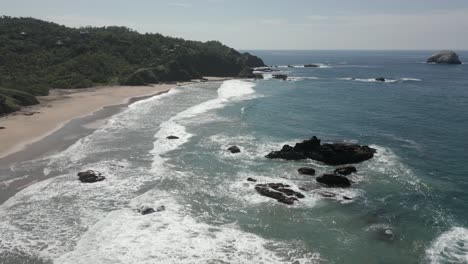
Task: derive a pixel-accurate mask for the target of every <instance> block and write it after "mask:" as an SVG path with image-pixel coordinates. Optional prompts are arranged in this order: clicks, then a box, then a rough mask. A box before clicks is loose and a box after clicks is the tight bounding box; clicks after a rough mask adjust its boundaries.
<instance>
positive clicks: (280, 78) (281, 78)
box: [273, 74, 288, 81]
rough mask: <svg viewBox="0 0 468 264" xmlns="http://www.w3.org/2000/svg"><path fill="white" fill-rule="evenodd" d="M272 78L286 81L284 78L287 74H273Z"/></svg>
mask: <svg viewBox="0 0 468 264" xmlns="http://www.w3.org/2000/svg"><path fill="white" fill-rule="evenodd" d="M273 79H279V80H283V81H286V79H288V76H287V75H286V74H273Z"/></svg>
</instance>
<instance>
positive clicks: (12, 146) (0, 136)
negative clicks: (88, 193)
mask: <svg viewBox="0 0 468 264" xmlns="http://www.w3.org/2000/svg"><path fill="white" fill-rule="evenodd" d="M205 78H206V79H207V80H208V81H223V80H226V79H229V78H223V77H205ZM184 84H188V83H177V84H176V83H174V84H157V85H150V86H102V87H93V88H86V89H54V90H51V91H50V94H49V95H48V96H40V97H38V99H39V101H40V104H38V105H34V106H30V107H24V108H23V109H21V110H20V111H18V112H15V113H12V114H9V115H6V116H3V117H0V128H2V129H0V159H2V158H4V157H6V156H9V155H10V154H13V153H16V152H18V151H20V150H23V149H25V147H26V146H28V145H30V144H32V143H34V142H37V141H40V140H41V139H43V138H45V137H47V136H48V135H50V134H52V133H53V132H55V131H57V130H58V129H60V128H61V127H63V125H64V124H66V123H67V122H69V121H71V120H73V119H76V118H79V117H83V116H87V115H90V114H92V113H94V112H96V111H98V110H100V109H102V108H104V107H107V106H113V105H120V104H126V103H129V101H130V100H131V99H132V98H139V97H147V96H154V95H157V94H161V93H164V92H167V91H169V90H170V89H172V88H175V87H177V86H178V85H184Z"/></svg>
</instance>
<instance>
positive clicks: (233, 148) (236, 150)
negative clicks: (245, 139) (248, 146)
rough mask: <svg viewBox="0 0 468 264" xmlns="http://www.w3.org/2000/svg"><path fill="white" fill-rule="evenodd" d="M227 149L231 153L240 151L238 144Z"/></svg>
mask: <svg viewBox="0 0 468 264" xmlns="http://www.w3.org/2000/svg"><path fill="white" fill-rule="evenodd" d="M227 150H228V151H229V152H231V153H233V154H234V153H239V152H241V150H240V148H239V147H238V146H231V147H229V148H228V149H227Z"/></svg>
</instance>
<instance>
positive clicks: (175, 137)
mask: <svg viewBox="0 0 468 264" xmlns="http://www.w3.org/2000/svg"><path fill="white" fill-rule="evenodd" d="M167 139H179V137H177V136H168V137H167Z"/></svg>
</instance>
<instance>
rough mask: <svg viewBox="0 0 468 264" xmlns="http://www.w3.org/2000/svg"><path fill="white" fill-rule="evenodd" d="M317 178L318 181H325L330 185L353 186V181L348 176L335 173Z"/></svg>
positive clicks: (324, 182)
mask: <svg viewBox="0 0 468 264" xmlns="http://www.w3.org/2000/svg"><path fill="white" fill-rule="evenodd" d="M316 180H317V182H319V183H323V184H325V185H327V186H328V187H341V188H344V187H350V186H351V181H350V180H349V179H348V178H346V177H344V176H340V175H335V174H324V175H322V176H320V177H317V178H316Z"/></svg>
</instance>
